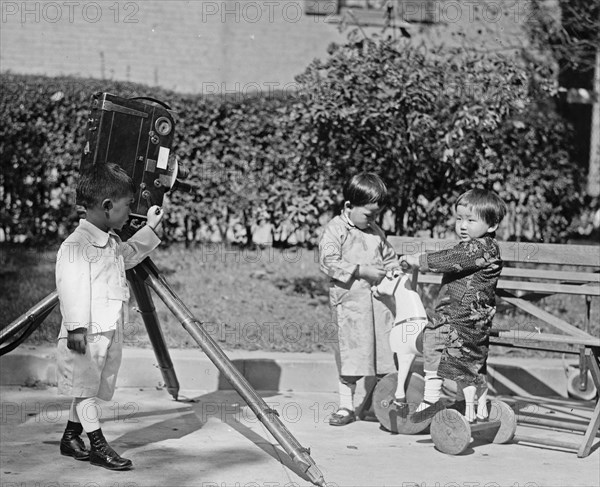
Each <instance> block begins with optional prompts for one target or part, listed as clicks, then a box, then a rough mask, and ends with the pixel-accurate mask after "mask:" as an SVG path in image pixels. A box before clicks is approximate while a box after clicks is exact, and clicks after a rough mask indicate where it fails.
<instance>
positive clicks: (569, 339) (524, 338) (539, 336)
mask: <svg viewBox="0 0 600 487" xmlns="http://www.w3.org/2000/svg"><path fill="white" fill-rule="evenodd" d="M496 334H497V336H498V337H499V338H506V339H510V340H511V341H513V342H514V343H518V344H521V345H522V344H525V343H527V342H550V343H565V344H570V345H583V346H586V347H597V348H600V338H595V337H593V336H591V335H589V336H588V337H583V336H582V337H575V336H572V335H557V334H555V333H535V332H528V331H522V330H496V331H495V333H494V335H496Z"/></svg>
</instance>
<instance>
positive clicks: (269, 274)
mask: <svg viewBox="0 0 600 487" xmlns="http://www.w3.org/2000/svg"><path fill="white" fill-rule="evenodd" d="M316 252H317V251H316V250H307V249H301V248H297V249H287V250H279V249H273V248H262V249H261V248H257V249H255V250H249V249H238V248H227V247H225V246H222V245H219V244H204V245H199V246H197V247H195V248H193V249H185V248H183V247H180V246H172V247H169V248H160V249H158V250H157V251H155V253H154V254H153V261H154V262H155V263H156V265H157V266H158V268H159V269H160V270H161V272H162V273H163V275H164V276H165V278H166V280H167V281H168V282H169V284H170V285H171V287H172V288H173V290H174V291H175V292H176V293H177V295H178V296H179V297H180V298H181V300H182V301H183V302H184V303H185V304H186V305H187V307H188V308H189V309H190V310H191V311H192V312H193V314H194V315H195V317H196V318H197V319H198V320H200V321H202V322H203V323H204V327H205V329H206V330H207V331H208V332H209V334H210V335H211V336H212V338H214V339H215V340H216V341H217V343H218V344H219V345H220V346H221V348H223V349H224V350H232V349H242V350H264V351H283V352H317V351H319V352H320V351H331V341H332V337H333V324H332V323H331V321H330V313H329V305H328V290H327V288H328V285H327V280H326V279H325V277H324V276H323V275H322V274H321V273H320V272H319V268H318V261H317V253H316ZM55 255H56V248H51V249H46V250H27V249H22V248H7V247H3V248H2V249H1V252H0V264H1V267H0V278H1V279H0V306H1V309H2V314H1V318H0V326H1V327H4V326H6V325H8V324H9V323H10V322H12V321H13V320H14V319H16V318H17V317H18V316H20V315H21V314H23V313H24V312H25V311H27V310H28V309H29V308H30V307H31V306H33V305H35V304H36V303H37V302H38V301H39V300H41V299H42V298H43V297H45V296H46V295H47V294H49V293H50V292H52V291H53V290H54V289H55V285H54V257H55ZM436 293H437V289H436V287H435V286H429V287H425V288H423V289H422V296H423V300H424V303H425V305H426V307H430V306H431V305H432V303H433V299H434V297H435V294H436ZM153 301H154V304H155V307H156V310H157V314H158V316H159V320H160V323H161V327H162V329H163V333H164V336H165V340H166V342H167V345H168V346H169V347H170V348H197V347H198V345H197V344H196V343H195V341H194V340H193V339H192V337H191V336H190V335H189V334H188V332H187V331H185V329H183V327H182V326H181V324H180V323H179V322H177V321H176V319H175V318H174V317H173V315H172V314H171V313H170V312H169V310H168V309H167V308H166V307H165V306H164V304H163V303H162V302H161V301H160V300H159V299H158V298H157V297H155V296H154V295H153ZM540 303H542V306H543V308H544V309H545V310H546V311H548V312H550V313H552V314H554V315H556V316H558V317H560V318H562V319H564V320H566V321H567V322H569V323H572V324H574V325H576V326H578V327H579V328H582V329H585V325H584V323H585V310H586V306H587V305H586V301H585V298H584V297H583V296H567V295H561V296H552V297H549V298H544V299H543V300H541V301H540ZM599 304H600V303H599V300H598V298H593V299H592V301H591V303H590V305H591V328H590V330H589V331H590V332H591V333H592V334H594V335H596V336H598V334H599V333H600V331H599V330H600V325H599V324H598V323H600V305H599ZM495 326H496V327H497V328H512V329H519V330H529V331H536V330H537V329H539V330H540V331H542V332H550V333H554V330H553V328H552V327H550V326H549V325H546V324H544V323H543V322H540V321H539V320H535V319H534V318H533V317H531V316H529V315H526V314H524V313H521V312H519V311H516V310H514V309H512V308H511V307H508V306H506V305H503V304H501V303H499V306H498V313H497V318H496V320H495ZM59 327H60V313H59V311H58V309H55V310H54V311H53V312H52V313H51V314H50V316H49V317H48V318H47V319H46V320H45V321H44V323H43V324H42V325H41V326H40V327H39V328H38V329H37V330H36V331H34V332H33V334H32V335H31V336H30V337H29V338H28V339H27V341H26V343H28V344H31V345H49V344H52V343H54V342H55V340H56V336H57V335H58V330H59ZM125 341H126V345H127V346H135V347H144V348H146V347H150V342H149V339H148V336H147V333H146V330H145V327H144V324H143V321H142V319H141V317H140V315H139V313H137V312H136V303H135V300H133V299H132V301H131V310H130V323H129V324H128V325H127V327H126V329H125ZM492 354H493V355H504V354H514V355H519V356H531V355H537V356H539V355H544V353H543V352H537V351H529V350H517V349H506V348H504V347H494V349H493V350H492Z"/></svg>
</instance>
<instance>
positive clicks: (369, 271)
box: [356, 265, 385, 284]
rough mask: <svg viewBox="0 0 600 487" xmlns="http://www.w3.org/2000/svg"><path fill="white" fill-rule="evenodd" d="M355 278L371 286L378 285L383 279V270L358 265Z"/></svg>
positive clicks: (381, 268)
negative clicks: (367, 282)
mask: <svg viewBox="0 0 600 487" xmlns="http://www.w3.org/2000/svg"><path fill="white" fill-rule="evenodd" d="M356 277H359V278H360V279H364V280H366V281H369V282H370V283H372V284H379V283H380V282H381V280H382V279H383V278H384V277H385V269H384V268H383V267H375V266H371V265H359V266H358V267H357V269H356Z"/></svg>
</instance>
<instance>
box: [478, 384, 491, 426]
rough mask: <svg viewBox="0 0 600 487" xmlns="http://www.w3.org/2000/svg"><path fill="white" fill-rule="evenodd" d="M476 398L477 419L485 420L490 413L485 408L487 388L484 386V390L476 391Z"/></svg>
mask: <svg viewBox="0 0 600 487" xmlns="http://www.w3.org/2000/svg"><path fill="white" fill-rule="evenodd" d="M478 396H479V397H478V398H477V419H486V418H487V417H488V416H489V415H490V413H489V411H488V407H487V396H488V388H487V386H484V388H480V390H479V391H478Z"/></svg>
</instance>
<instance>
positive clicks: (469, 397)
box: [462, 386, 477, 422]
mask: <svg viewBox="0 0 600 487" xmlns="http://www.w3.org/2000/svg"><path fill="white" fill-rule="evenodd" d="M462 390H463V393H464V395H465V418H466V419H467V421H469V422H473V421H475V393H476V392H477V387H475V386H467V387H463V388H462Z"/></svg>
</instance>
